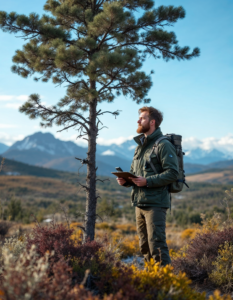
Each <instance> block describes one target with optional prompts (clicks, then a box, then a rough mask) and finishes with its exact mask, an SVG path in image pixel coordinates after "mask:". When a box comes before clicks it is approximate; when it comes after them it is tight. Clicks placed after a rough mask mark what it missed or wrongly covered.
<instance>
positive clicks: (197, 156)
mask: <svg viewBox="0 0 233 300" xmlns="http://www.w3.org/2000/svg"><path fill="white" fill-rule="evenodd" d="M232 158H233V155H231V154H230V153H223V152H221V151H219V150H217V149H212V150H204V149H201V148H196V149H192V150H190V151H185V158H184V161H185V162H186V163H192V164H193V163H194V164H201V165H207V164H211V163H214V162H217V161H223V160H230V159H232Z"/></svg>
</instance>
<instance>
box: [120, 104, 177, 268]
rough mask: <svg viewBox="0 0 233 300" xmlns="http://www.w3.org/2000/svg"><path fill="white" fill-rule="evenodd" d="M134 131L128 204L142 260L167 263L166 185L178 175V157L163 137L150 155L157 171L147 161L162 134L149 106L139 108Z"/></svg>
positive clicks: (156, 112)
mask: <svg viewBox="0 0 233 300" xmlns="http://www.w3.org/2000/svg"><path fill="white" fill-rule="evenodd" d="M139 114H140V115H139V120H138V129H137V133H140V135H139V136H136V137H135V138H134V140H135V142H136V143H137V144H138V146H137V148H136V150H135V153H134V157H133V162H132V165H131V169H130V172H131V173H133V174H135V175H136V176H138V177H137V178H131V179H132V181H133V183H134V185H133V189H132V193H131V199H132V205H133V206H135V207H136V225H137V232H138V235H139V245H140V250H141V253H142V254H143V256H144V258H145V260H146V261H149V260H150V259H151V258H153V259H154V260H155V261H160V258H161V264H162V265H167V264H169V263H170V262H171V259H170V256H169V251H168V247H167V243H166V234H165V228H166V212H167V209H168V208H169V207H170V194H169V192H168V185H169V184H170V183H172V182H174V181H176V180H177V178H178V170H179V169H178V168H179V166H178V160H177V156H176V150H175V147H174V146H173V145H172V143H171V142H169V141H168V140H166V139H164V140H162V141H161V142H160V143H159V146H158V155H159V159H158V158H157V157H156V154H155V153H152V155H151V161H152V163H153V164H154V166H155V168H156V170H157V172H158V174H155V172H154V171H153V169H152V168H151V166H150V164H149V157H150V154H151V151H152V147H153V146H154V144H155V141H156V140H157V139H159V138H160V137H161V136H162V135H163V134H162V132H161V130H160V127H159V126H160V124H161V122H162V120H163V115H162V113H161V112H160V111H159V110H157V109H155V108H153V107H147V106H145V107H142V108H141V109H139ZM117 181H118V183H119V184H120V185H122V186H126V187H129V186H130V185H129V184H127V183H126V181H125V180H124V179H123V178H117Z"/></svg>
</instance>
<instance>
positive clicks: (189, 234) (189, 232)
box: [181, 228, 197, 240]
mask: <svg viewBox="0 0 233 300" xmlns="http://www.w3.org/2000/svg"><path fill="white" fill-rule="evenodd" d="M196 232H197V230H196V229H194V228H187V229H185V230H184V231H183V232H182V233H181V238H182V239H183V240H189V239H192V238H194V237H195V235H196Z"/></svg>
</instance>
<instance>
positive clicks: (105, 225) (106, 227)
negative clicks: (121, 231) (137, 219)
mask: <svg viewBox="0 0 233 300" xmlns="http://www.w3.org/2000/svg"><path fill="white" fill-rule="evenodd" d="M95 228H96V229H102V230H103V229H104V230H112V229H113V228H112V226H110V225H109V224H108V223H107V222H102V223H98V224H95Z"/></svg>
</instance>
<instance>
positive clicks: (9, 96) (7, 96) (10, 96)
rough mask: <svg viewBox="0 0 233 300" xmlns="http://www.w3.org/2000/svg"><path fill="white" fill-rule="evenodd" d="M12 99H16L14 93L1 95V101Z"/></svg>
mask: <svg viewBox="0 0 233 300" xmlns="http://www.w3.org/2000/svg"><path fill="white" fill-rule="evenodd" d="M12 99H14V96H12V95H0V101H10V100H12Z"/></svg>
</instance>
